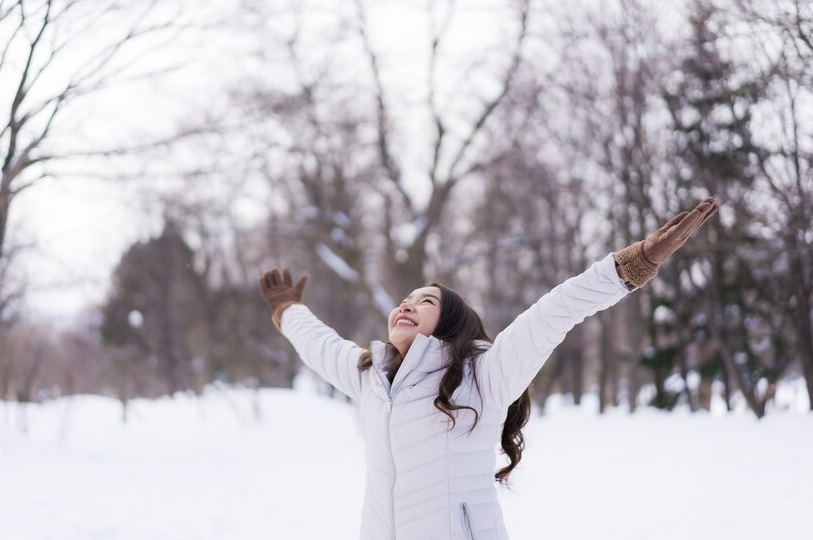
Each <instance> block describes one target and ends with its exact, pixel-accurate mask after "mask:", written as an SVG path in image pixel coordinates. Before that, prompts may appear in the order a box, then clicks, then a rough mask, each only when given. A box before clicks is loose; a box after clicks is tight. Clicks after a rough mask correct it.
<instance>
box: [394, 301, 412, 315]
mask: <svg viewBox="0 0 813 540" xmlns="http://www.w3.org/2000/svg"><path fill="white" fill-rule="evenodd" d="M398 309H399V311H400V312H401V313H409V312H411V311H415V306H413V305H412V304H411V303H409V302H401V305H400V306H399V308H398Z"/></svg>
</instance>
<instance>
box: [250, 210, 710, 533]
mask: <svg viewBox="0 0 813 540" xmlns="http://www.w3.org/2000/svg"><path fill="white" fill-rule="evenodd" d="M716 211H717V204H716V203H715V202H714V200H713V199H711V198H710V199H706V200H705V201H703V202H701V203H700V204H699V205H698V206H697V207H696V208H695V209H694V210H692V211H691V212H683V213H681V214H679V215H678V216H676V217H675V218H673V219H672V220H671V221H669V222H668V223H667V224H666V225H664V226H663V227H661V228H660V229H659V230H658V231H657V232H655V233H653V234H652V235H650V236H649V237H647V238H646V239H645V240H642V241H640V242H636V243H635V244H632V245H631V246H629V247H627V248H624V249H622V250H621V251H619V252H617V253H614V254H613V253H611V254H609V255H607V257H605V258H604V259H603V260H601V261H599V262H597V263H594V264H593V265H592V266H590V268H588V269H587V270H586V271H585V272H584V273H582V274H580V275H578V276H576V277H573V278H570V279H568V280H567V281H565V282H564V283H562V284H560V285H558V286H557V287H555V288H554V289H553V290H551V291H550V292H549V293H547V294H545V295H544V296H542V298H540V299H539V300H538V301H537V302H536V303H535V304H534V305H533V306H531V307H530V308H529V309H527V310H526V311H525V312H524V313H522V314H521V315H519V317H517V318H516V319H515V320H514V322H512V323H511V324H510V325H509V326H508V327H507V328H506V329H505V330H503V331H502V332H500V333H499V335H497V337H496V339H495V340H494V341H493V342H492V341H491V340H490V339H489V338H488V336H487V335H486V332H485V330H484V329H483V324H482V322H481V321H480V317H479V316H478V315H477V314H476V313H475V312H474V311H473V310H472V309H471V308H470V307H469V306H468V305H466V303H465V302H464V301H463V300H462V298H461V297H460V296H459V295H458V294H457V293H455V292H454V291H452V290H451V289H448V288H446V287H444V286H442V285H439V284H432V285H429V286H425V287H420V288H418V289H415V290H414V291H412V292H411V293H410V294H409V295H408V296H407V297H406V298H404V300H403V301H402V302H401V304H400V305H399V306H398V307H396V308H395V309H393V310H392V312H391V313H390V316H389V320H388V330H389V339H388V342H387V343H382V342H373V343H372V344H371V345H370V348H369V349H364V348H362V347H360V346H358V345H356V344H355V343H353V342H351V341H347V340H345V339H343V338H341V337H340V336H339V335H338V334H337V333H336V332H335V331H334V330H333V329H331V328H330V327H328V326H327V325H325V324H324V323H322V322H321V321H320V320H319V319H318V318H316V316H315V315H313V313H311V311H310V310H309V309H308V308H307V307H305V306H304V305H303V304H302V298H303V292H304V289H305V285H306V284H307V277H306V276H303V277H302V278H300V279H299V280H298V281H297V283H296V284H294V283H293V279H292V277H291V272H290V270H289V269H287V268H286V269H284V270H283V271H282V272H280V271H279V270H278V269H276V268H274V269H272V270H270V271H269V272H266V273H265V274H264V275H263V277H262V278H260V291H261V293H262V295H263V298H264V299H265V301H266V303H267V304H268V307H269V308H270V310H271V313H272V318H273V321H274V323H275V325H276V326H277V328H279V329H280V331H281V332H282V333H283V335H285V336H286V337H287V338H288V340H289V341H290V342H291V343H292V344H293V346H294V348H295V349H296V351H297V352H298V354H299V355H300V356H301V358H302V360H303V361H304V362H305V364H307V365H308V366H309V367H310V368H312V369H313V370H314V371H316V373H318V374H319V375H320V376H321V377H322V378H324V379H325V380H326V381H328V382H329V383H331V384H332V385H333V386H335V387H336V388H338V389H339V390H340V391H342V392H343V393H345V394H347V395H348V396H349V397H351V398H352V399H353V400H354V401H356V402H357V403H358V404H359V409H360V412H361V417H362V429H363V434H364V443H365V450H366V462H367V474H366V493H365V500H364V508H363V512H362V530H361V538H362V539H363V540H389V539H395V540H430V539H438V540H440V539H443V540H447V539H456V540H457V539H460V540H464V539H465V540H486V539H490V540H497V539H499V540H504V539H506V538H508V536H507V533H506V530H505V526H504V525H503V517H502V511H501V509H500V506H499V503H498V501H497V490H496V487H495V480H497V481H505V480H506V478H507V476H508V474H509V473H510V472H511V470H512V469H513V468H514V467H515V466H516V464H517V462H518V461H519V459H520V457H521V452H522V434H521V432H520V429H521V428H522V426H523V425H524V424H525V422H526V421H527V420H528V415H529V414H530V402H529V400H528V394H527V388H528V385H529V384H530V383H531V380H532V379H533V378H534V376H535V375H536V373H537V372H538V371H539V369H540V368H541V367H542V365H543V364H544V363H545V360H547V358H548V357H549V356H550V354H551V352H552V351H553V349H554V348H555V347H556V346H557V345H558V344H559V343H561V341H562V340H563V339H564V337H565V334H566V333H567V332H568V331H569V330H570V329H571V328H573V326H575V325H576V324H578V323H579V322H581V321H582V320H584V318H585V317H587V316H589V315H592V314H593V313H596V312H597V311H600V310H602V309H605V308H608V307H610V306H612V305H613V304H615V303H616V302H618V301H619V300H621V299H622V298H624V297H625V296H626V295H627V294H629V293H630V292H631V291H632V290H635V289H636V288H637V287H641V286H643V285H644V284H645V283H647V282H648V281H649V280H650V279H652V278H653V277H655V275H656V274H657V272H658V267H659V266H660V265H661V263H663V261H665V260H666V259H667V258H668V257H669V256H670V255H671V254H672V253H674V252H675V251H676V250H677V249H678V248H679V247H680V246H682V245H683V243H684V242H685V241H686V240H687V239H688V238H689V236H691V234H692V233H694V232H695V231H696V230H697V229H698V228H699V227H700V226H701V225H702V224H703V223H705V221H706V220H707V219H708V218H709V217H711V216H712V215H713V214H714V213H715V212H716ZM497 443H500V444H501V446H502V449H503V451H504V452H505V454H506V455H507V456H508V460H509V462H508V464H507V466H506V467H504V468H502V469H500V470H499V471H497V472H496V474H495V471H496V469H497V465H496V452H495V447H496V445H497Z"/></svg>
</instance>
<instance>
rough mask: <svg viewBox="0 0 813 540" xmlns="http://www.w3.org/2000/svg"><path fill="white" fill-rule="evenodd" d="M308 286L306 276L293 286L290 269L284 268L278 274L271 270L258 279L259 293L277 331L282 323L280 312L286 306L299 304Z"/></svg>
mask: <svg viewBox="0 0 813 540" xmlns="http://www.w3.org/2000/svg"><path fill="white" fill-rule="evenodd" d="M307 284H308V276H302V277H301V278H299V281H297V282H296V285H294V282H293V279H291V269H290V268H285V269H283V271H282V274H280V271H279V269H278V268H272V269H271V270H269V271H268V272H266V273H265V274H263V277H261V278H260V293H261V294H262V295H263V298H264V299H265V303H266V304H268V309H270V310H271V319H272V320H273V321H274V325H275V326H276V327H277V329H279V328H280V324H281V322H282V312H283V311H285V309H286V308H287V307H288V306H291V305H293V304H301V303H302V296H303V295H304V293H305V286H306V285H307Z"/></svg>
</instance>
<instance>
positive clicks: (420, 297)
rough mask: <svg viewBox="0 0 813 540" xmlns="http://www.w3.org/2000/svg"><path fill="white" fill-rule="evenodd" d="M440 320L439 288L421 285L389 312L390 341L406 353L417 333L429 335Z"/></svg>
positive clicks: (401, 351)
mask: <svg viewBox="0 0 813 540" xmlns="http://www.w3.org/2000/svg"><path fill="white" fill-rule="evenodd" d="M439 320H440V289H439V288H437V287H421V288H420V289H415V290H414V291H412V293H410V295H409V296H407V297H406V298H404V300H403V301H402V302H401V305H399V306H398V307H397V308H395V309H393V310H392V312H390V317H389V321H388V327H389V338H390V343H392V344H393V345H395V347H396V348H397V349H398V351H399V352H400V353H401V354H406V351H407V349H409V346H410V345H412V341H413V340H414V339H415V336H417V335H418V334H423V335H425V336H431V335H432V333H433V332H434V331H435V328H437V326H438V321H439Z"/></svg>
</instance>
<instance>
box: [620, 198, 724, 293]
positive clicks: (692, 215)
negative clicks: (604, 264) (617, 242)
mask: <svg viewBox="0 0 813 540" xmlns="http://www.w3.org/2000/svg"><path fill="white" fill-rule="evenodd" d="M718 208H719V206H718V205H717V203H716V202H714V198H713V197H709V198H708V199H706V200H705V201H703V202H701V203H700V204H698V205H697V206H696V207H695V208H694V210H692V211H691V212H681V213H680V214H678V215H677V216H675V217H673V218H672V219H671V220H670V221H669V223H667V224H666V225H664V226H663V227H661V228H660V229H658V230H657V231H655V232H654V233H652V234H650V235H649V236H647V237H646V239H645V240H641V241H639V242H635V243H634V244H632V245H631V246H627V247H625V248H624V249H622V250H621V251H619V252H617V253H616V254H615V265H616V270H617V271H618V275H619V276H621V279H623V280H624V281H625V282H627V283H628V284H632V285H634V286H636V287H643V286H644V285H646V284H647V283H648V282H649V280H651V279H652V278H654V277H655V276H656V275H657V274H658V267H659V266H660V265H661V264H663V262H664V261H665V260H666V259H668V258H669V257H670V256H671V255H672V253H674V252H675V251H677V250H678V249H679V248H680V246H682V245H683V244H684V243H685V242H686V240H688V239H689V237H690V236H691V235H692V234H694V232H695V231H696V230H697V229H699V228H700V227H701V226H702V225H703V224H704V223H705V222H706V221H707V220H708V219H709V218H710V217H711V216H713V215H714V213H715V212H717V209H718Z"/></svg>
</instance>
